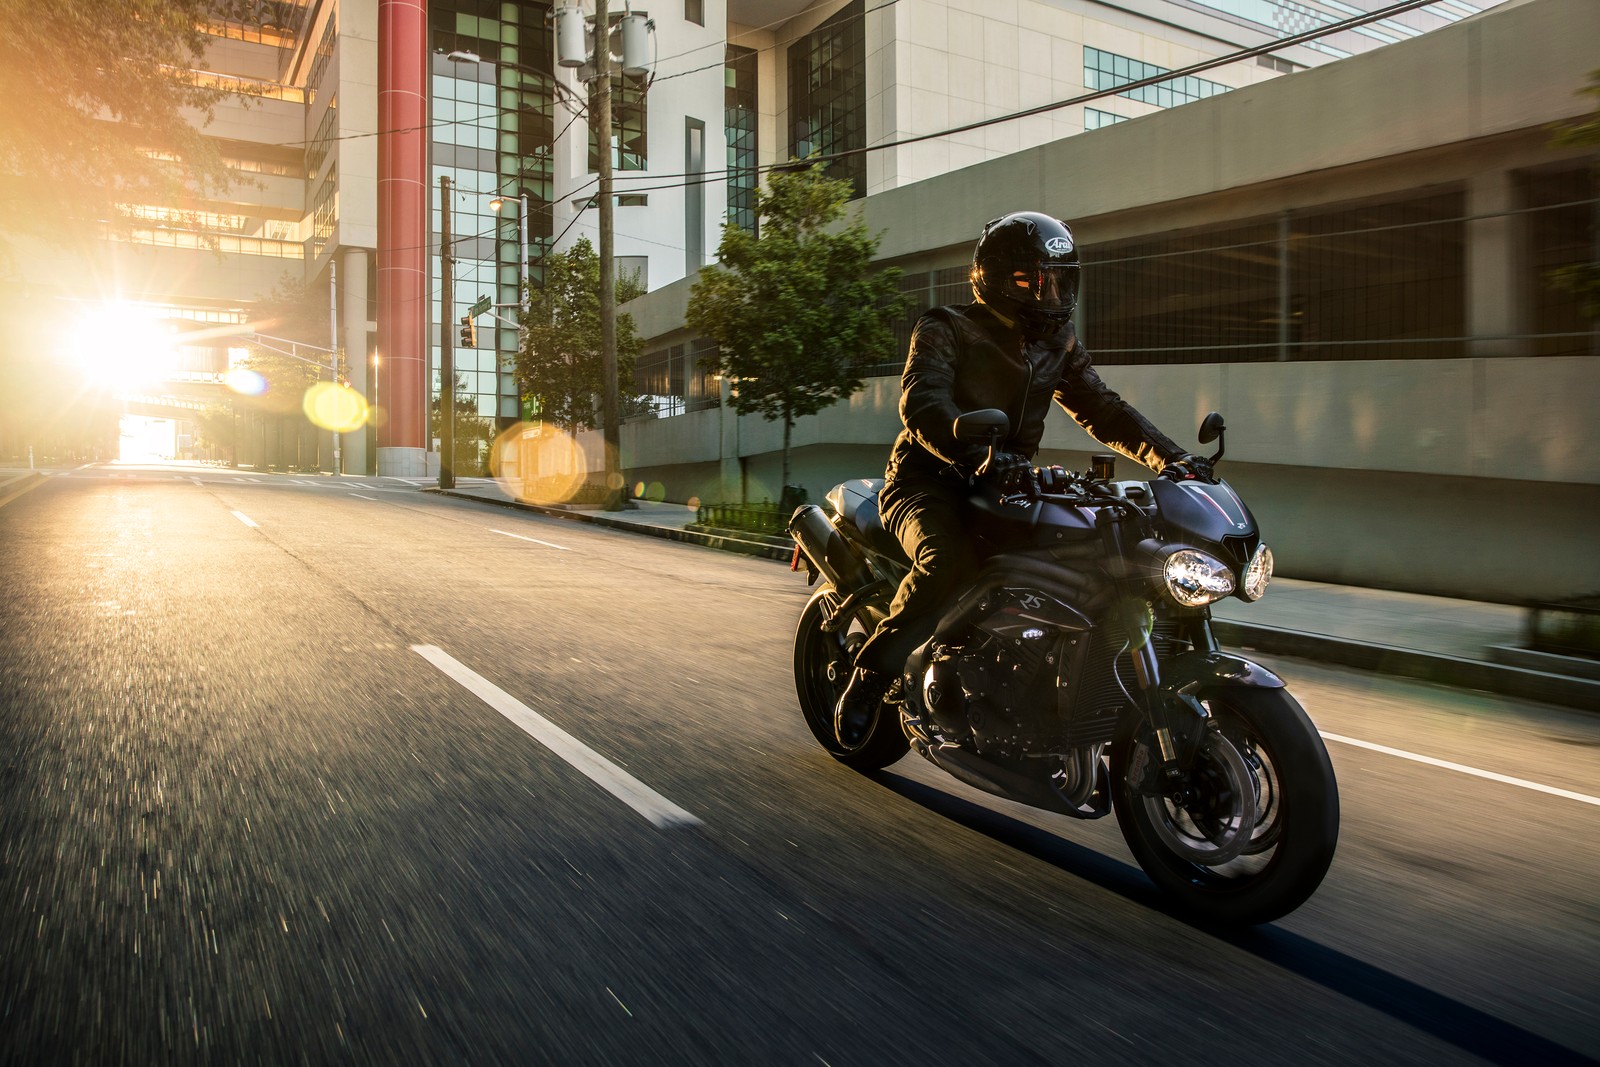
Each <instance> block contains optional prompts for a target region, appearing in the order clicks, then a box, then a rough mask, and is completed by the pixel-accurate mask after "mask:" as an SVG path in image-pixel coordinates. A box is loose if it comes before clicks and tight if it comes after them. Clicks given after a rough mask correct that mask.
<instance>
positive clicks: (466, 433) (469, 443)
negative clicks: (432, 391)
mask: <svg viewBox="0 0 1600 1067" xmlns="http://www.w3.org/2000/svg"><path fill="white" fill-rule="evenodd" d="M455 378H456V391H455V394H454V395H453V396H452V397H451V399H452V400H453V401H454V408H455V413H456V417H455V418H454V419H453V420H452V421H451V423H450V432H451V441H452V442H453V443H454V445H455V447H454V448H453V449H451V451H452V452H454V453H455V459H454V461H453V466H452V468H451V469H452V470H454V471H455V472H456V473H457V474H460V473H462V472H464V471H470V472H472V473H474V474H488V473H489V471H488V469H487V468H488V464H489V449H490V448H491V447H492V446H493V444H494V420H493V419H490V418H485V417H484V416H482V415H480V414H478V404H477V400H476V399H475V398H474V397H473V395H472V394H471V393H470V392H468V390H467V380H466V379H465V378H463V377H461V375H459V374H458V375H456V376H455ZM441 406H442V405H441V399H440V398H439V397H437V396H435V397H434V398H433V399H432V400H431V401H430V402H429V405H428V426H429V432H430V433H432V435H433V436H434V437H435V438H437V439H439V440H441V441H442V440H444V434H443V433H442V432H441V431H442V430H443V429H444V424H443V423H442V422H441V421H440V419H439V411H440V409H441Z"/></svg>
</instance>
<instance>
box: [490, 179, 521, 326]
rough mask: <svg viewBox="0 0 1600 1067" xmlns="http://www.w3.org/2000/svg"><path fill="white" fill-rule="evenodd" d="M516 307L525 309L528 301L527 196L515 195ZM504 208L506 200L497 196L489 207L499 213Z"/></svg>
mask: <svg viewBox="0 0 1600 1067" xmlns="http://www.w3.org/2000/svg"><path fill="white" fill-rule="evenodd" d="M517 201H518V210H517V250H518V259H517V279H518V282H517V307H519V308H521V307H526V306H527V300H528V194H527V193H519V194H518V195H517ZM505 206H506V198H505V197H503V196H497V197H495V198H494V199H493V200H491V201H489V207H490V208H492V209H493V210H495V211H499V210H500V209H501V208H503V207H505Z"/></svg>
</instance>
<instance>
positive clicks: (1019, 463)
mask: <svg viewBox="0 0 1600 1067" xmlns="http://www.w3.org/2000/svg"><path fill="white" fill-rule="evenodd" d="M978 473H979V474H980V475H981V476H982V477H984V478H986V479H988V481H989V483H990V484H991V485H993V486H994V487H995V488H997V489H999V490H1000V491H1001V492H1002V493H1007V494H1009V493H1032V492H1034V490H1035V485H1036V483H1035V482H1034V475H1033V464H1032V463H1031V462H1029V460H1028V457H1027V456H1020V455H1018V454H1017V453H1015V452H996V453H995V454H994V458H993V459H991V460H990V461H989V462H988V463H986V464H984V466H983V469H982V470H980V471H979V472H978Z"/></svg>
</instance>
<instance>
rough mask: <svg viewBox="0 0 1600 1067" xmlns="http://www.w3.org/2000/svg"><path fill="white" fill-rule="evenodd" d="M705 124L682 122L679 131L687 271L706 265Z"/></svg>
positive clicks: (690, 121) (694, 120)
mask: <svg viewBox="0 0 1600 1067" xmlns="http://www.w3.org/2000/svg"><path fill="white" fill-rule="evenodd" d="M705 171H706V124H705V123H703V122H701V121H700V120H699V119H685V120H684V130H683V172H684V189H683V248H684V262H685V267H686V269H687V272H688V273H690V274H693V273H694V272H695V271H697V270H699V269H700V268H701V267H703V266H705V264H706V182H705Z"/></svg>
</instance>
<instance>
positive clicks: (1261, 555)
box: [1239, 545, 1272, 600]
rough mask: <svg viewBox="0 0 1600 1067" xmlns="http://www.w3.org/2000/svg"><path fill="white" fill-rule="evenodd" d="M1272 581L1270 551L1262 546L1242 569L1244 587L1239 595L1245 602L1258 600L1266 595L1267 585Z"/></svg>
mask: <svg viewBox="0 0 1600 1067" xmlns="http://www.w3.org/2000/svg"><path fill="white" fill-rule="evenodd" d="M1270 581H1272V549H1270V548H1268V547H1267V546H1266V545H1262V546H1260V547H1259V548H1257V549H1256V554H1255V555H1253V556H1251V557H1250V564H1249V566H1247V567H1245V569H1244V586H1243V588H1241V589H1240V590H1239V595H1240V596H1241V597H1243V598H1244V599H1246V600H1260V599H1261V598H1262V597H1263V596H1266V594H1267V583H1268V582H1270Z"/></svg>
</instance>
